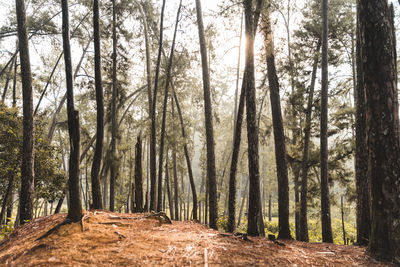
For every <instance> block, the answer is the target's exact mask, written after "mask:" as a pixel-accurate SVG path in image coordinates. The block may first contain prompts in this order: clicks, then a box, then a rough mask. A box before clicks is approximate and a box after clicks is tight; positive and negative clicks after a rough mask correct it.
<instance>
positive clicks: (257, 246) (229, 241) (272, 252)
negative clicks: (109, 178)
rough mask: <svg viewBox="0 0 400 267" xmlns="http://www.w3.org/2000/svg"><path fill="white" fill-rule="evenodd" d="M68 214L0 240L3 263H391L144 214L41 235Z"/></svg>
mask: <svg viewBox="0 0 400 267" xmlns="http://www.w3.org/2000/svg"><path fill="white" fill-rule="evenodd" d="M65 217H66V215H65V214H57V215H51V216H47V217H42V218H38V219H35V220H33V221H32V222H31V223H29V224H26V225H24V226H22V227H20V228H18V229H17V230H16V231H15V232H14V233H12V234H11V235H10V236H9V237H7V238H6V239H4V240H3V241H2V242H1V243H0V265H2V266H191V265H193V266H293V267H294V266H390V265H388V264H384V263H380V262H377V261H375V260H373V259H371V258H370V257H368V256H367V255H366V254H365V248H360V247H355V246H341V245H332V244H326V243H322V244H308V243H303V242H297V241H279V242H278V243H275V242H273V241H269V240H267V239H265V238H254V237H250V238H249V240H244V239H243V238H242V237H240V236H238V237H237V236H233V235H229V234H223V233H220V232H218V231H215V230H212V229H210V228H208V227H206V226H203V225H201V224H199V223H196V222H192V221H186V222H176V221H173V222H172V224H165V223H163V222H160V221H159V220H157V219H155V218H147V217H146V214H119V213H111V212H107V211H94V212H86V213H85V216H84V218H83V220H82V222H83V223H75V224H69V225H64V226H62V227H61V228H59V229H58V230H57V231H56V232H54V233H52V234H51V235H49V236H47V237H45V238H43V239H41V240H37V238H38V237H40V236H41V235H43V234H44V233H45V232H46V231H48V230H49V229H50V228H52V227H53V226H55V225H57V224H59V223H60V222H62V221H63V220H64V219H65Z"/></svg>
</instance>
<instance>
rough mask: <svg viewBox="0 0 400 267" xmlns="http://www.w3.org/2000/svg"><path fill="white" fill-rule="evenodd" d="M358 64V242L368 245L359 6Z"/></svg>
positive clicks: (369, 216) (366, 153) (363, 91)
mask: <svg viewBox="0 0 400 267" xmlns="http://www.w3.org/2000/svg"><path fill="white" fill-rule="evenodd" d="M357 13H358V14H357V20H358V22H357V37H356V65H357V83H356V90H355V93H354V103H355V106H356V127H355V128H356V154H355V173H356V192H357V243H358V244H359V245H368V241H369V236H370V232H371V214H370V196H369V183H368V150H367V125H366V123H367V119H366V117H365V116H366V106H365V90H364V83H363V73H362V58H361V44H360V38H361V37H360V29H359V28H360V22H359V19H360V18H359V6H357Z"/></svg>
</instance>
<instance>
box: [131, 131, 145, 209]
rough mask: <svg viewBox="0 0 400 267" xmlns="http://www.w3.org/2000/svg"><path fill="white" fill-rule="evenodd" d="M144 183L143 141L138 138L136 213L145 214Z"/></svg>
mask: <svg viewBox="0 0 400 267" xmlns="http://www.w3.org/2000/svg"><path fill="white" fill-rule="evenodd" d="M142 186H143V181H142V140H141V137H140V134H139V135H138V137H137V143H136V149H135V206H134V208H133V210H134V212H143V188H142Z"/></svg>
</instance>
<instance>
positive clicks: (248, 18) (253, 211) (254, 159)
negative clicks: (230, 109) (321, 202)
mask: <svg viewBox="0 0 400 267" xmlns="http://www.w3.org/2000/svg"><path fill="white" fill-rule="evenodd" d="M262 2H263V1H262V0H259V1H257V8H256V11H255V12H254V11H253V4H252V1H251V0H246V1H244V11H245V32H246V64H245V65H246V67H247V71H246V72H245V77H244V78H243V80H244V81H245V82H246V85H245V86H246V115H247V116H246V117H247V118H246V119H247V141H248V162H249V164H248V165H249V181H250V182H249V185H250V186H249V212H248V224H247V233H248V234H249V235H251V236H257V235H264V225H263V223H260V222H262V207H261V193H260V171H259V155H258V128H257V110H256V90H255V77H254V40H255V35H256V27H257V26H256V25H257V23H258V18H259V15H260V14H259V11H260V10H261V4H262Z"/></svg>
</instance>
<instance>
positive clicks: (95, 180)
mask: <svg viewBox="0 0 400 267" xmlns="http://www.w3.org/2000/svg"><path fill="white" fill-rule="evenodd" d="M93 28H94V54H95V55H94V61H95V62H94V71H95V88H96V105H97V128H96V148H95V151H94V155H93V163H92V170H91V179H92V200H93V203H92V208H93V209H103V201H102V196H101V187H100V165H101V159H102V155H103V139H104V103H103V86H102V78H101V47H100V26H99V0H94V1H93Z"/></svg>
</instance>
